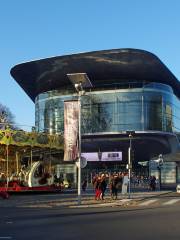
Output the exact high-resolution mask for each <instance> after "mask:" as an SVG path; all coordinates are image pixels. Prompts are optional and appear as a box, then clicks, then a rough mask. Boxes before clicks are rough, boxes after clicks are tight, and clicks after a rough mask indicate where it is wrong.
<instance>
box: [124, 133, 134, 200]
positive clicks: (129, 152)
mask: <svg viewBox="0 0 180 240" xmlns="http://www.w3.org/2000/svg"><path fill="white" fill-rule="evenodd" d="M126 133H127V134H128V137H129V148H128V179H129V184H128V198H129V199H130V198H131V169H132V159H131V155H132V137H133V134H135V131H126Z"/></svg>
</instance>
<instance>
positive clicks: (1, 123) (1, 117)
mask: <svg viewBox="0 0 180 240" xmlns="http://www.w3.org/2000/svg"><path fill="white" fill-rule="evenodd" d="M7 125H8V126H10V127H11V128H15V126H14V125H15V122H14V115H13V114H12V113H11V111H10V110H9V108H8V107H6V106H4V105H3V104H1V103H0V129H5V126H7Z"/></svg>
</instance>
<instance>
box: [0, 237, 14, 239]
mask: <svg viewBox="0 0 180 240" xmlns="http://www.w3.org/2000/svg"><path fill="white" fill-rule="evenodd" d="M0 239H12V237H0Z"/></svg>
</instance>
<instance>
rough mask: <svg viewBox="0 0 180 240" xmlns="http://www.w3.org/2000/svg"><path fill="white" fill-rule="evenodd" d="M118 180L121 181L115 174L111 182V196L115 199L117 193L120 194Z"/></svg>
mask: <svg viewBox="0 0 180 240" xmlns="http://www.w3.org/2000/svg"><path fill="white" fill-rule="evenodd" d="M118 182H119V178H118V176H117V175H114V176H113V177H112V179H111V182H110V188H111V198H112V199H114V200H116V199H117V195H118Z"/></svg>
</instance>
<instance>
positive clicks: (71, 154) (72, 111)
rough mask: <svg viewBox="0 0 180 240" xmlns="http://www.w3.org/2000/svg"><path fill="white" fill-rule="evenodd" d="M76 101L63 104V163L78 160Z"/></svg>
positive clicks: (77, 112) (77, 110)
mask: <svg viewBox="0 0 180 240" xmlns="http://www.w3.org/2000/svg"><path fill="white" fill-rule="evenodd" d="M78 126H79V104H78V101H67V102H64V161H73V160H76V159H77V158H78Z"/></svg>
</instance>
